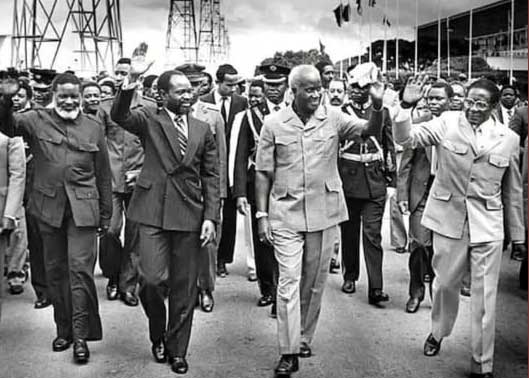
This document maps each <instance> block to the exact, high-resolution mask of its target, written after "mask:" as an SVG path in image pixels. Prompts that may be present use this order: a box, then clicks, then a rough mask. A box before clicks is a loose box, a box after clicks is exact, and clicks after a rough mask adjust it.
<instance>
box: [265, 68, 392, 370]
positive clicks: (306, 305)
mask: <svg viewBox="0 0 529 378" xmlns="http://www.w3.org/2000/svg"><path fill="white" fill-rule="evenodd" d="M289 83H290V85H291V87H292V88H293V91H294V94H295V99H294V102H293V104H292V105H290V106H288V107H287V108H285V109H283V110H280V111H279V112H277V113H275V114H273V115H271V116H270V117H267V118H266V119H265V121H264V125H263V128H262V130H261V134H260V139H259V146H258V149H257V159H256V182H255V187H256V208H257V212H256V214H255V217H256V218H257V219H258V229H259V239H260V240H261V241H264V242H267V243H269V244H272V245H273V246H274V252H275V256H276V259H277V262H278V265H279V280H278V287H277V320H278V338H279V349H280V354H281V360H280V361H279V364H278V365H277V367H276V369H275V373H276V376H278V377H289V376H290V374H291V373H293V372H295V371H297V370H298V355H299V356H301V357H310V356H311V349H310V343H311V341H312V337H313V335H314V331H315V329H316V324H317V321H318V317H319V313H320V309H321V299H322V294H323V288H324V286H325V281H326V278H327V274H328V271H329V262H330V259H331V255H332V253H333V251H334V245H335V242H336V240H337V238H338V224H339V223H341V222H343V221H345V220H347V219H348V216H347V208H346V206H345V197H344V193H343V189H342V182H341V180H340V176H339V174H338V149H339V142H340V140H343V139H346V138H352V137H354V136H359V135H361V134H363V135H379V134H380V127H381V125H382V111H381V108H382V89H381V85H379V86H376V88H377V89H378V92H379V93H378V96H377V93H374V92H375V89H372V96H373V103H374V110H373V112H372V114H371V117H370V119H369V121H366V120H361V119H359V118H358V117H356V116H355V115H350V116H349V115H347V114H345V113H342V112H340V111H338V110H334V109H330V107H328V106H327V105H320V104H321V79H320V75H319V73H318V71H317V70H316V69H315V68H314V67H312V66H308V65H301V66H297V67H294V69H293V70H292V72H291V74H290V78H289ZM373 87H375V86H373Z"/></svg>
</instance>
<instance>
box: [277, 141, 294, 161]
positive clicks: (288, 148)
mask: <svg viewBox="0 0 529 378" xmlns="http://www.w3.org/2000/svg"><path fill="white" fill-rule="evenodd" d="M275 144H276V156H277V159H278V161H279V162H291V161H292V160H293V158H294V157H295V156H296V155H297V154H298V152H299V151H298V149H299V146H298V145H299V143H298V138H297V136H296V135H278V136H276V140H275Z"/></svg>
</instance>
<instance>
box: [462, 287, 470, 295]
mask: <svg viewBox="0 0 529 378" xmlns="http://www.w3.org/2000/svg"><path fill="white" fill-rule="evenodd" d="M460 294H461V295H462V296H464V297H470V288H469V287H466V286H463V287H461V290H460Z"/></svg>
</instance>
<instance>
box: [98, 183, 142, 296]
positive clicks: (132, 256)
mask: <svg viewBox="0 0 529 378" xmlns="http://www.w3.org/2000/svg"><path fill="white" fill-rule="evenodd" d="M131 197H132V193H112V218H111V220H110V227H109V229H108V232H107V233H106V234H105V235H104V236H103V237H102V238H101V241H100V244H99V265H100V267H101V270H102V271H103V275H104V276H105V277H107V278H108V279H109V280H110V282H111V283H114V284H118V283H119V289H120V291H121V292H134V291H135V290H136V284H137V283H138V259H139V254H138V224H137V223H136V222H133V221H131V220H129V219H126V220H125V243H124V245H122V244H121V240H120V235H121V230H122V228H123V217H124V215H125V216H126V210H127V208H128V206H129V202H130V198H131Z"/></svg>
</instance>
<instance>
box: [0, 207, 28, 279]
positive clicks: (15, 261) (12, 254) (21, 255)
mask: <svg viewBox="0 0 529 378" xmlns="http://www.w3.org/2000/svg"><path fill="white" fill-rule="evenodd" d="M27 257H28V231H27V226H26V216H25V211H22V213H21V216H20V218H19V224H18V227H17V228H16V229H15V230H14V231H13V232H12V233H11V235H10V237H9V246H8V247H7V251H6V261H7V264H6V265H7V272H8V273H9V272H17V273H18V272H22V270H23V268H24V264H25V263H26V259H27ZM2 274H3V271H2Z"/></svg>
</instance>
